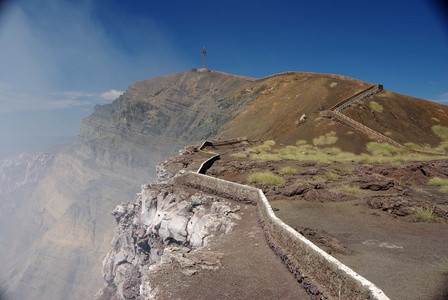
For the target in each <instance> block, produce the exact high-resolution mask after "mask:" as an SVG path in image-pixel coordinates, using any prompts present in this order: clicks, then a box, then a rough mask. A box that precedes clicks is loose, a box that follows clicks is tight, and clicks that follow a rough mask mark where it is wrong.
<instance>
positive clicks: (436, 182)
mask: <svg viewBox="0 0 448 300" xmlns="http://www.w3.org/2000/svg"><path fill="white" fill-rule="evenodd" d="M428 185H429V186H435V187H448V179H443V178H440V177H433V178H431V179H430V180H429V181H428Z"/></svg>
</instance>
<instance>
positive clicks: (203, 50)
mask: <svg viewBox="0 0 448 300" xmlns="http://www.w3.org/2000/svg"><path fill="white" fill-rule="evenodd" d="M199 52H201V53H202V54H203V55H204V58H203V65H204V69H205V55H206V54H207V53H210V52H208V51H207V50H205V46H202V51H199Z"/></svg>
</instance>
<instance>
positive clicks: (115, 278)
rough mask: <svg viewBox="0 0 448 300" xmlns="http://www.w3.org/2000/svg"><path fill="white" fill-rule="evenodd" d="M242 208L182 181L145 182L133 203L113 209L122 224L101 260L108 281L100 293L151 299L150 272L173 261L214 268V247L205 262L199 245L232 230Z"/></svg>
mask: <svg viewBox="0 0 448 300" xmlns="http://www.w3.org/2000/svg"><path fill="white" fill-rule="evenodd" d="M238 210H239V206H235V205H234V204H230V203H228V202H225V201H223V200H222V199H220V198H218V197H214V196H208V195H204V194H198V193H196V192H193V193H189V192H188V190H187V189H182V187H178V186H172V185H170V184H166V183H165V184H151V185H144V186H142V192H141V193H139V194H137V197H136V200H135V201H134V202H133V203H132V202H128V203H122V204H120V205H118V206H117V207H116V208H115V210H114V211H113V212H112V214H113V215H114V217H115V219H116V221H117V224H118V226H117V228H116V229H115V231H114V236H113V238H112V242H111V244H112V250H111V251H109V252H108V253H107V255H106V257H105V259H104V261H103V277H104V280H105V281H106V283H107V284H106V285H105V286H104V287H103V288H102V289H101V290H100V291H99V293H98V294H97V295H96V299H151V298H152V297H153V296H154V295H155V294H156V290H154V289H152V288H151V283H150V281H149V279H148V276H149V274H148V273H150V272H155V271H156V269H157V268H158V267H160V266H161V265H164V264H172V263H173V262H174V261H176V262H177V263H179V264H180V265H181V266H182V267H183V269H182V272H183V273H184V274H186V275H193V274H195V273H196V272H198V271H199V270H200V269H201V268H207V269H213V268H214V265H215V264H219V262H217V261H214V260H213V261H208V260H210V256H213V255H210V253H209V254H208V255H207V258H208V260H207V259H206V260H205V262H204V259H203V257H202V256H203V255H202V252H201V251H202V250H201V249H202V248H201V247H204V246H207V243H208V238H209V237H210V236H213V235H214V234H219V233H228V232H230V231H231V229H232V226H233V224H234V223H233V220H234V219H238V218H240V217H239V216H238V215H237V214H235V212H236V211H238ZM162 255H163V256H162Z"/></svg>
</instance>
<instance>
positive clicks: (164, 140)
mask: <svg viewBox="0 0 448 300" xmlns="http://www.w3.org/2000/svg"><path fill="white" fill-rule="evenodd" d="M369 85H370V84H368V83H365V82H362V81H359V80H356V79H350V78H347V77H343V76H339V75H326V74H323V75H320V74H313V73H296V72H292V73H287V74H276V75H272V76H268V77H265V78H261V79H256V80H254V81H252V80H248V79H246V78H244V77H239V76H234V75H231V74H229V75H225V74H222V73H220V72H215V71H211V72H197V71H196V72H195V71H191V72H180V73H174V74H170V75H166V76H163V77H157V78H153V79H149V80H144V81H140V82H136V83H134V84H132V85H130V86H129V88H128V90H127V91H126V92H125V93H124V94H123V95H122V96H120V97H119V98H118V99H116V100H115V101H114V102H113V103H111V104H107V105H103V106H96V107H95V110H94V112H93V114H92V115H91V116H89V117H88V118H86V119H85V120H84V121H83V124H82V127H81V129H80V133H79V135H78V139H77V140H76V141H75V142H74V143H72V144H70V145H68V146H65V147H64V148H63V149H62V150H60V151H59V152H58V153H57V154H55V156H54V157H53V158H52V159H51V161H49V162H48V165H45V166H44V167H43V168H42V170H41V171H39V172H42V173H40V174H42V175H39V176H38V178H35V180H34V181H33V182H30V184H29V185H27V186H26V187H24V186H18V187H17V188H16V189H11V190H9V191H8V192H7V193H6V194H2V198H1V199H0V200H1V203H0V204H1V205H2V206H0V207H4V206H5V203H15V205H17V208H16V211H17V212H18V213H16V214H13V215H11V216H8V218H6V219H5V220H4V222H5V224H15V226H16V224H20V226H17V227H14V226H6V227H5V228H8V232H6V233H3V241H4V244H3V245H2V246H3V247H4V253H6V255H5V256H4V258H3V259H2V261H0V267H2V269H3V270H9V272H8V273H7V274H2V278H1V285H2V286H6V295H7V296H8V297H10V298H11V299H20V298H24V297H25V298H27V299H37V298H36V297H37V296H36V295H37V294H38V295H39V296H44V297H47V298H64V297H65V298H66V297H73V298H89V297H91V295H93V294H94V293H95V292H96V291H97V290H98V288H99V287H100V286H101V284H102V279H101V278H100V273H99V271H98V270H100V267H101V260H102V257H103V255H104V254H105V253H106V252H107V249H108V248H109V241H110V238H111V236H112V232H111V228H113V226H114V224H113V218H112V217H110V216H109V214H108V213H109V212H110V211H112V210H113V209H114V208H115V206H116V205H117V204H119V203H120V202H122V201H128V200H129V199H130V197H132V196H133V195H134V194H135V192H136V191H137V189H138V187H139V186H140V185H141V184H142V183H147V182H149V181H151V180H153V179H154V177H155V174H156V170H155V166H156V164H157V163H159V162H162V161H163V160H164V159H166V158H168V157H171V156H173V155H175V154H177V151H178V150H180V149H182V148H183V147H185V146H187V145H190V144H195V143H197V142H200V141H203V140H205V139H213V138H217V137H221V138H238V137H241V136H248V137H249V138H251V139H263V140H269V139H274V140H276V141H278V142H279V143H284V144H287V145H288V144H295V142H296V141H297V140H298V139H301V138H303V139H305V140H308V141H309V142H311V141H312V139H313V137H317V136H320V135H321V134H322V133H323V132H325V133H326V132H331V131H335V132H337V133H338V135H340V136H341V138H340V139H339V141H338V144H337V146H339V147H340V148H341V149H342V150H344V151H346V150H351V151H353V152H355V153H359V152H362V151H365V144H366V143H367V142H368V141H369V138H368V137H366V136H363V135H362V134H357V133H354V134H352V135H350V136H348V137H345V138H344V134H345V133H346V132H347V130H346V129H345V127H342V126H343V125H337V124H332V123H331V121H330V120H326V119H318V118H319V116H318V111H320V110H323V109H327V108H329V107H331V106H332V105H334V104H336V103H337V102H338V101H341V99H344V98H347V97H350V96H352V95H353V94H356V92H357V91H358V90H359V89H363V88H366V87H367V86H369ZM384 93H386V92H384ZM396 95H397V94H393V95H389V94H386V96H387V97H383V98H381V97H380V98H379V99H377V102H380V100H381V99H395V98H397V97H398V98H400V97H401V98H402V100H400V101H401V102H400V103H404V104H406V103H407V102H406V101H408V100H407V99H408V96H396ZM388 97H389V98H388ZM414 102H415V101H414ZM417 102H419V101H417ZM419 103H420V102H419ZM381 104H382V105H384V106H386V104H385V103H383V102H381ZM426 106H430V107H435V108H431V113H429V114H428V116H427V117H426V119H425V122H428V124H427V125H426V127H425V129H424V130H423V131H422V133H421V134H419V135H416V136H415V137H409V138H408V140H409V141H411V142H419V140H418V139H416V137H418V136H423V135H425V140H422V142H423V143H424V144H426V143H428V144H430V145H431V146H436V145H437V144H438V143H440V139H439V138H438V137H437V136H436V135H434V133H433V132H432V131H431V127H430V126H429V125H432V124H435V123H436V121H434V120H433V121H432V122H433V123H430V122H429V121H427V120H428V118H429V119H430V120H431V118H436V119H438V120H439V123H440V125H443V126H448V124H447V123H446V122H448V121H446V119H447V118H445V119H443V118H442V116H446V114H447V113H448V110H447V108H446V107H445V106H441V105H440V106H439V105H436V104H431V103H430V104H426V103H425V105H423V104H421V105H419V107H421V108H425V107H426ZM363 107H364V110H363V112H365V114H363V115H361V117H362V118H364V119H366V120H368V121H370V119H369V118H371V117H370V116H371V115H373V113H372V110H371V109H369V107H370V106H369V103H367V104H364V106H363ZM368 109H369V110H368ZM439 110H442V112H438V113H437V111H439ZM353 111H354V110H353V108H349V109H347V111H346V113H347V114H348V115H350V114H353ZM303 114H305V115H306V116H307V120H306V121H305V122H303V123H300V122H299V124H296V121H299V119H300V116H301V115H303ZM376 116H377V118H378V113H376ZM352 117H353V118H354V119H355V118H356V117H357V116H356V115H353V116H352ZM367 117H369V118H367ZM437 117H438V118H437ZM371 119H372V118H371ZM372 120H375V119H372ZM372 122H373V121H372ZM414 126H416V127H418V126H419V122H418V120H417V122H416V123H415V124H414ZM390 127H391V126H390V125H389V126H388V128H389V129H390V130H391V132H392V134H393V135H394V134H396V133H395V131H393V130H392V129H391V128H390ZM383 131H384V130H383ZM397 132H398V131H397ZM339 133H341V134H339ZM397 135H398V133H397ZM404 137H406V136H404V135H403V137H402V140H403V141H404ZM347 141H350V143H348V142H347ZM16 163H17V167H19V163H18V162H16ZM29 163H30V164H31V163H32V160H30V161H29ZM0 171H1V174H0V175H1V176H0V190H2V191H6V190H5V188H4V186H6V185H10V184H11V180H10V179H11V177H10V173H11V172H10V171H8V174H6V171H5V167H4V164H3V163H2V168H1V170H0ZM15 176H16V177H17V178H18V179H19V180H21V179H23V178H26V172H19V173H17V174H16V175H15ZM16 198H17V199H16ZM18 198H20V200H21V201H18ZM30 228H33V229H32V230H31V231H30ZM13 236H14V237H16V238H17V241H18V242H16V243H12V244H11V245H8V242H7V241H8V240H10V238H11V237H13ZM24 245H28V247H26V249H28V250H25V247H24ZM29 249H32V250H29ZM16 254H17V255H16ZM58 264H59V265H58Z"/></svg>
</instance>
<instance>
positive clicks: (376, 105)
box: [369, 101, 384, 113]
mask: <svg viewBox="0 0 448 300" xmlns="http://www.w3.org/2000/svg"><path fill="white" fill-rule="evenodd" d="M369 105H370V108H371V109H373V110H374V111H376V112H379V113H380V112H382V111H383V109H384V108H383V107H382V106H381V104H379V103H378V102H375V101H371V102H370V103H369Z"/></svg>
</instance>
